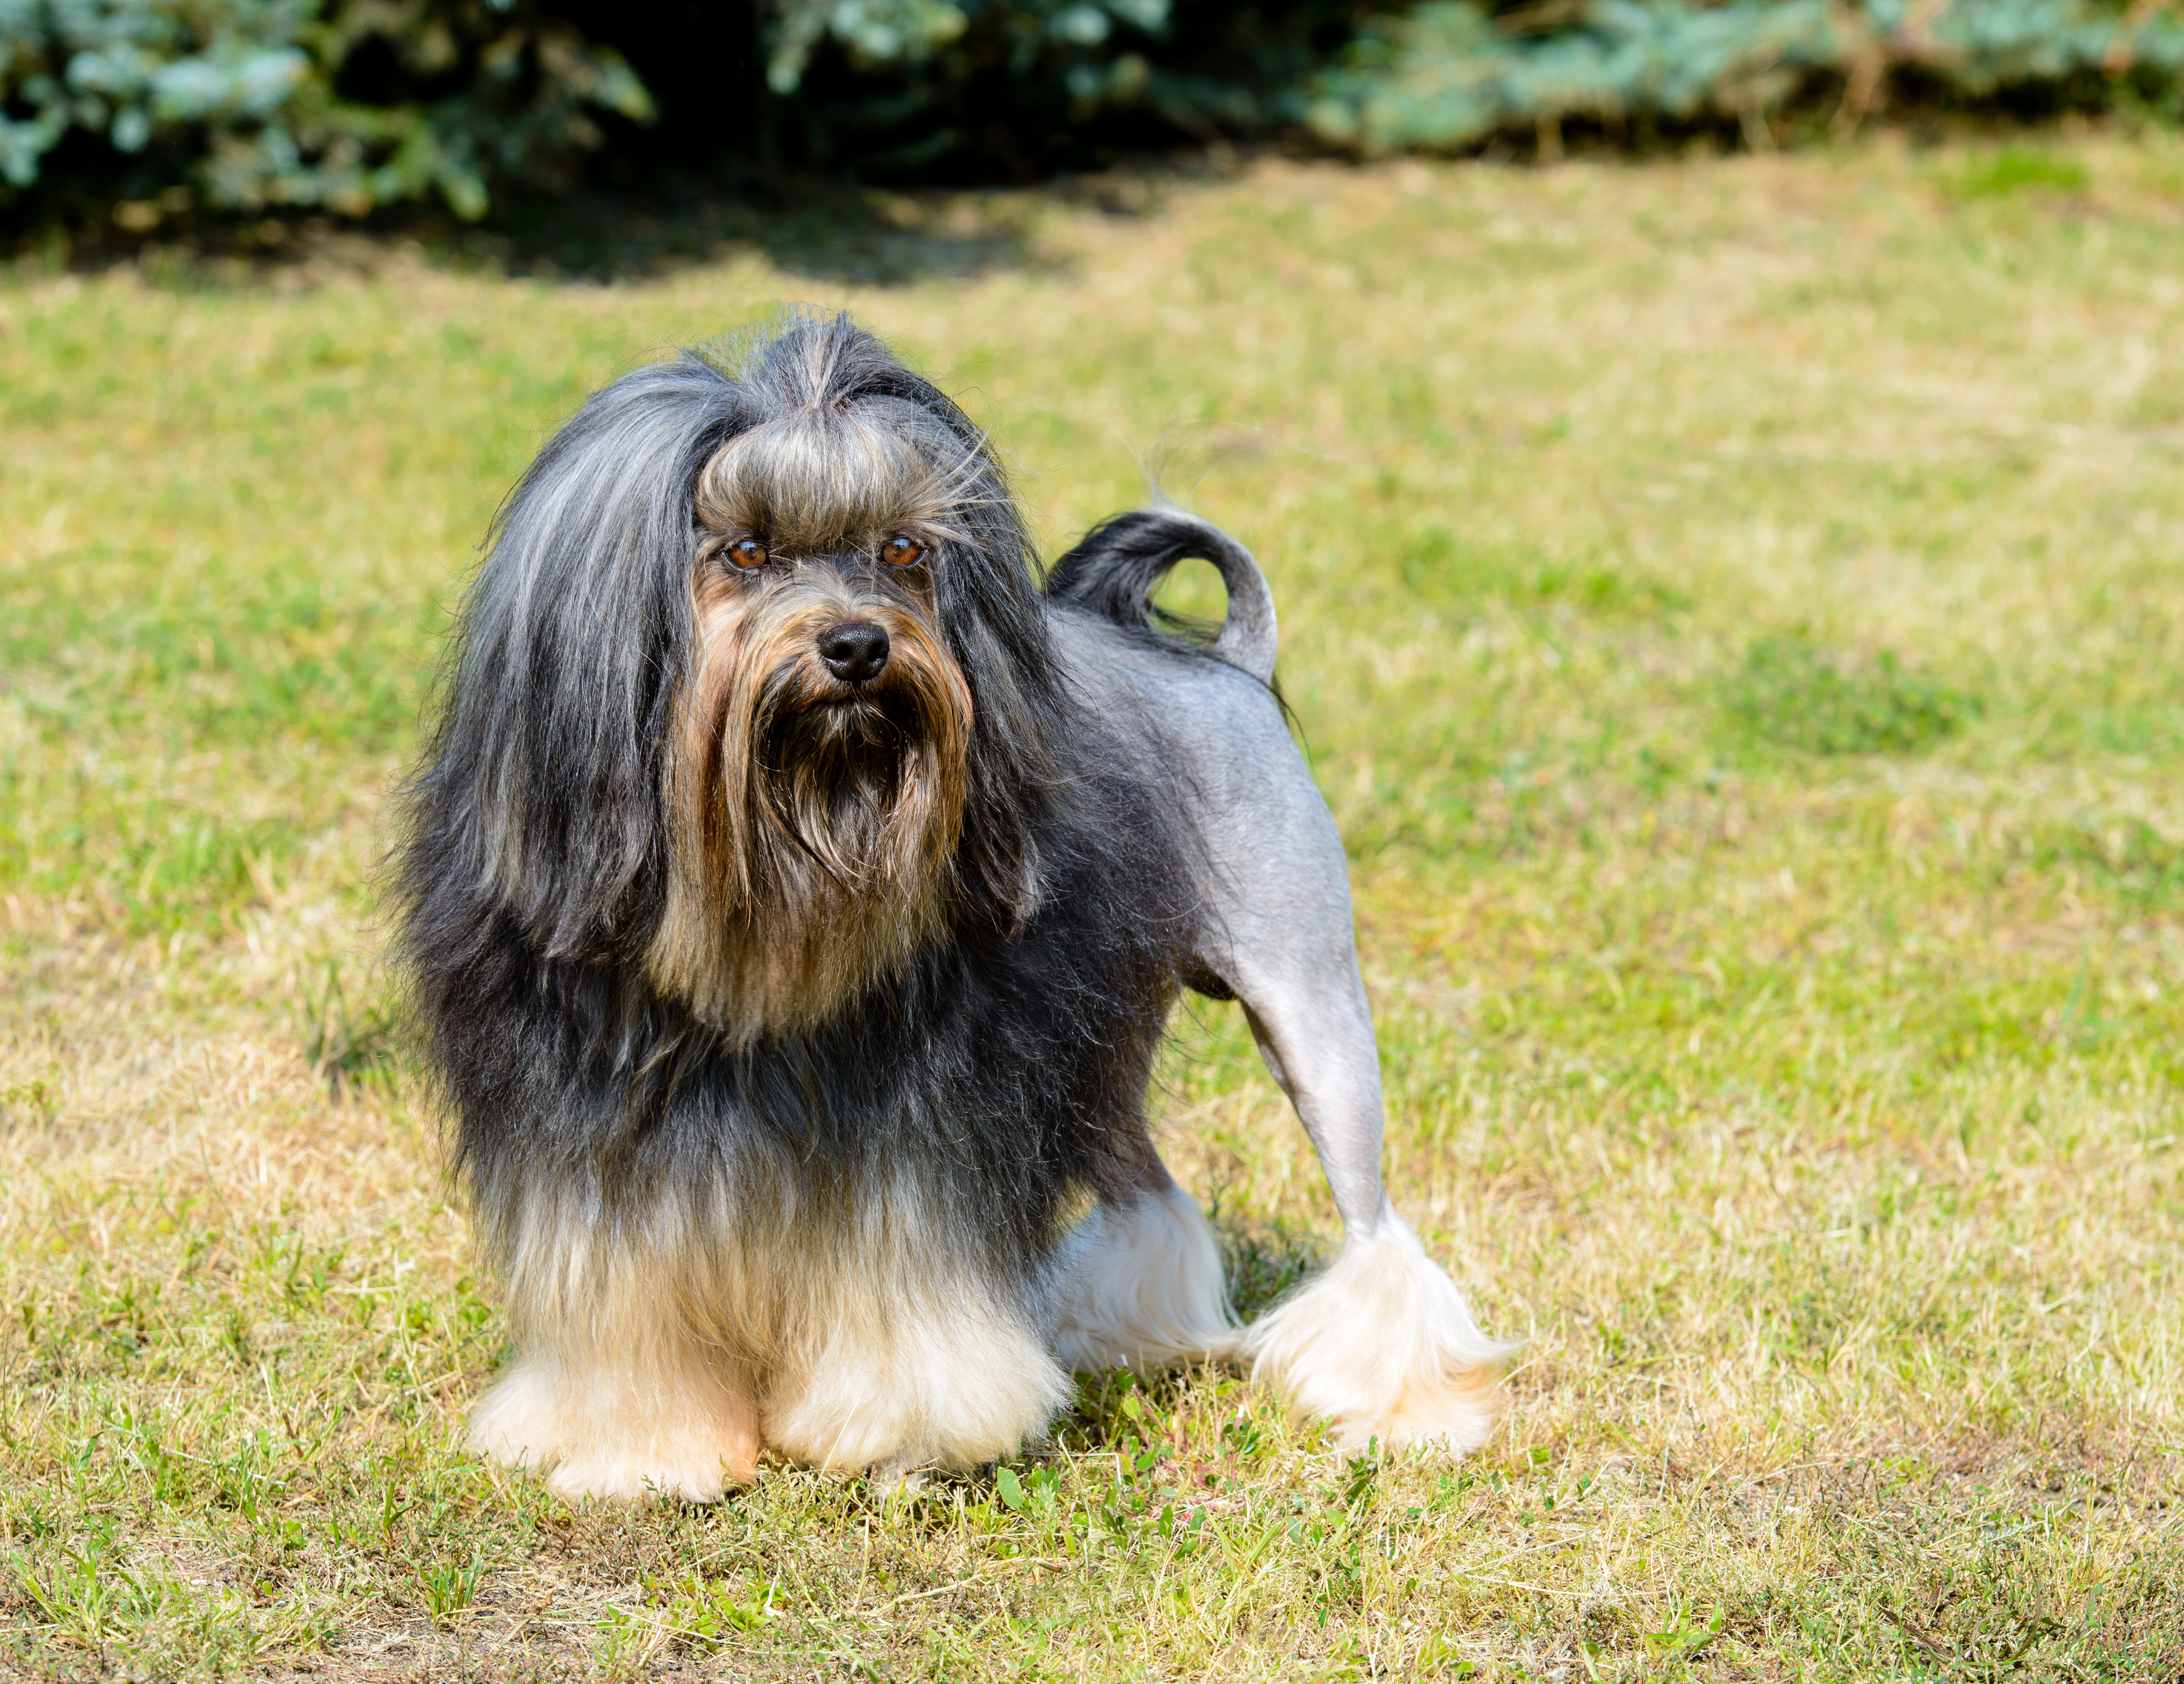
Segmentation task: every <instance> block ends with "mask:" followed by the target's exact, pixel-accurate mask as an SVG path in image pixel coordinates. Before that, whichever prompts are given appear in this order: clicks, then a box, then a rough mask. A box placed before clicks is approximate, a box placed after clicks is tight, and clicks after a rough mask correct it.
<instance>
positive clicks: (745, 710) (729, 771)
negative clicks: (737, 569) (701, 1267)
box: [648, 582, 971, 1044]
mask: <svg viewBox="0 0 2184 1684" xmlns="http://www.w3.org/2000/svg"><path fill="white" fill-rule="evenodd" d="M707 596H708V593H707V591H706V589H705V588H704V587H702V586H701V588H700V593H699V603H698V621H699V639H700V655H699V664H698V668H697V671H696V672H695V674H694V678H693V681H692V683H690V685H689V687H688V690H687V692H686V694H685V696H684V700H683V705H682V710H681V712H682V718H681V720H680V722H679V723H678V725H677V731H676V741H675V744H674V745H673V748H672V750H671V755H670V757H669V760H670V764H669V772H668V789H667V798H668V807H669V821H670V824H671V827H672V829H673V832H674V839H675V841H674V848H673V855H672V864H671V872H670V878H669V884H668V894H667V904H666V912H665V915H664V917H662V919H661V923H660V929H659V932H658V934H656V935H655V939H654V941H653V944H652V947H651V950H650V952H649V956H648V968H649V972H650V975H651V979H652V982H653V984H654V986H655V988H657V989H659V990H660V991H661V993H663V994H665V995H669V996H671V997H673V998H677V999H680V1000H682V1001H685V1002H686V1003H687V1004H688V1006H690V1008H691V1010H692V1011H693V1012H695V1013H696V1015H697V1016H698V1017H699V1019H700V1020H702V1021H703V1022H705V1023H708V1024H710V1026H711V1027H713V1028H714V1029H718V1030H720V1031H721V1032H722V1033H723V1034H727V1036H728V1037H729V1038H730V1039H731V1040H733V1041H735V1042H738V1043H739V1044H741V1043H748V1042H749V1041H751V1040H755V1039H757V1038H758V1037H760V1035H763V1034H768V1033H772V1032H776V1031H781V1030H789V1031H794V1030H799V1029H810V1028H811V1027H813V1026H814V1025H816V1024H817V1023H820V1022H822V1021H823V1020H824V1019H825V1018H827V1017H829V1016H830V1015H832V1014H833V1012H837V1011H838V1010H839V1009H840V1008H842V1007H843V1006H846V1005H847V1004H849V1003H850V1001H853V1000H854V999H855V998H856V997H857V995H860V994H861V993H862V992H863V991H864V990H866V989H867V988H869V987H870V986H871V985H872V984H873V983H874V982H875V981H877V980H878V979H881V978H883V977H885V976H887V975H889V974H891V973H895V972H898V971H900V968H901V967H902V966H903V965H904V964H905V962H907V961H908V960H909V959H910V957H911V956H912V955H913V954H914V953H916V952H917V951H918V949H919V948H920V947H921V946H922V945H924V944H925V943H926V942H928V940H931V939H933V937H934V936H936V935H938V934H939V933H940V932H941V930H942V929H943V928H944V924H945V922H946V918H947V912H948V905H947V902H948V886H949V862H950V859H951V858H952V856H953V855H954V853H955V850H956V841H957V839H958V837H959V835H960V834H961V828H962V819H963V797H964V784H965V755H966V751H967V747H968V744H969V738H970V728H971V702H970V694H969V691H968V689H967V687H966V685H965V683H964V681H963V678H962V675H961V672H960V670H959V669H958V668H957V666H956V663H955V661H953V660H952V659H951V658H950V655H948V652H947V650H946V649H945V647H944V645H943V644H941V643H940V641H939V638H937V637H936V636H935V635H934V633H933V630H932V628H931V627H930V626H929V625H928V622H927V621H926V620H925V618H924V617H923V616H922V615H920V614H918V613H917V612H915V611H911V610H910V609H908V608H905V607H904V606H902V605H900V604H898V603H895V602H893V601H890V600H888V599H880V598H874V597H869V596H866V595H864V594H861V593H858V592H855V591H852V590H850V589H849V588H846V587H844V586H842V585H840V584H838V583H833V582H827V583H811V584H791V585H786V586H780V587H776V588H772V589H768V590H765V591H762V592H758V593H750V594H745V593H744V592H742V591H740V590H738V589H737V588H735V586H734V583H733V582H725V583H724V585H723V587H722V588H720V589H718V590H716V591H715V592H714V593H712V599H710V600H708V599H707ZM844 620H864V621H871V622H876V623H877V624H878V625H879V626H880V627H883V629H884V630H885V631H886V633H887V634H888V641H889V657H888V662H887V666H886V667H885V669H884V670H883V672H881V674H880V675H879V677H877V678H875V679H872V680H871V681H869V682H867V683H864V684H861V685H856V686H850V685H847V684H844V683H841V682H840V681H838V680H837V679H836V678H833V676H832V675H831V674H829V673H828V672H827V670H826V667H825V666H824V664H823V663H822V661H821V660H820V659H819V656H818V654H817V650H816V640H817V638H818V637H819V635H820V634H821V633H822V632H824V631H825V630H826V629H827V627H830V626H833V625H835V624H838V623H840V622H843V621H844Z"/></svg>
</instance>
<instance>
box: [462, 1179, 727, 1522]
mask: <svg viewBox="0 0 2184 1684" xmlns="http://www.w3.org/2000/svg"><path fill="white" fill-rule="evenodd" d="M512 1238H513V1240H514V1244H513V1246H511V1250H512V1252H513V1257H512V1258H511V1260H510V1263H509V1266H508V1269H507V1275H508V1280H507V1285H508V1297H509V1323H510V1332H511V1333H512V1334H513V1335H515V1344H516V1347H517V1354H516V1356H515V1358H514V1360H512V1361H511V1362H510V1363H509V1365H508V1366H507V1367H506V1368H505V1369H503V1370H502V1371H501V1373H500V1375H499V1377H498V1378H497V1379H496V1380H494V1382H493V1387H492V1389H491V1390H490V1391H487V1393H486V1395H485V1397H483V1398H482V1399H481V1400H480V1401H479V1402H478V1405H477V1408H476V1409H475V1410H473V1411H472V1412H471V1424H470V1442H471V1448H472V1449H474V1450H476V1451H479V1452H482V1453H484V1454H486V1455H487V1456H490V1457H491V1458H493V1460H495V1461H497V1462H500V1463H504V1464H507V1465H509V1466H511V1467H518V1468H524V1469H529V1470H530V1471H532V1472H533V1473H538V1474H543V1475H545V1478H546V1484H547V1487H548V1489H549V1490H551V1491H553V1492H555V1493H556V1494H557V1495H559V1496H560V1497H565V1498H567V1499H568V1500H569V1501H571V1502H572V1503H573V1502H576V1501H578V1500H579V1499H581V1498H583V1497H602V1498H606V1499H610V1500H613V1501H617V1502H623V1503H635V1502H643V1501H645V1500H647V1499H649V1498H653V1497H660V1498H665V1499H667V1500H669V1501H681V1502H686V1503H710V1502H714V1501H716V1499H718V1498H719V1497H721V1493H722V1492H723V1491H724V1490H725V1489H726V1487H727V1486H728V1485H730V1484H737V1485H742V1484H748V1483H749V1481H750V1480H754V1479H755V1478H756V1477H757V1476H758V1457H759V1449H760V1439H759V1401H758V1397H757V1391H756V1387H755V1383H754V1381H753V1380H752V1378H751V1377H750V1376H749V1375H748V1374H747V1373H744V1372H743V1371H741V1370H739V1369H738V1367H737V1365H735V1364H734V1363H730V1362H728V1361H727V1360H726V1358H725V1357H724V1356H723V1354H722V1353H721V1352H718V1351H717V1350H715V1349H712V1348H710V1347H708V1346H707V1345H706V1343H705V1341H702V1340H700V1339H699V1337H698V1336H696V1335H695V1334H694V1332H693V1331H692V1330H691V1327H690V1325H689V1321H688V1314H687V1308H688V1301H689V1299H690V1297H691V1296H692V1295H691V1294H689V1293H688V1292H687V1291H682V1290H678V1289H681V1288H682V1287H683V1286H684V1285H685V1284H686V1283H685V1281H684V1280H683V1278H682V1275H681V1274H679V1273H678V1271H677V1263H678V1261H679V1260H678V1259H677V1257H672V1256H660V1255H657V1254H653V1253H638V1254H632V1252H630V1251H628V1250H625V1249H623V1248H622V1247H621V1246H616V1244H615V1243H614V1242H613V1241H611V1240H609V1239H607V1238H605V1237H604V1236H603V1235H599V1234H598V1233H595V1232H593V1231H592V1230H590V1229H589V1228H588V1225H587V1224H584V1223H582V1221H581V1220H577V1219H572V1218H566V1217H563V1218H560V1219H556V1218H554V1217H551V1216H548V1215H544V1214H542V1213H538V1212H535V1211H534V1212H532V1213H529V1217H528V1219H527V1220H525V1219H519V1222H518V1224H517V1225H516V1229H515V1233H514V1235H512Z"/></svg>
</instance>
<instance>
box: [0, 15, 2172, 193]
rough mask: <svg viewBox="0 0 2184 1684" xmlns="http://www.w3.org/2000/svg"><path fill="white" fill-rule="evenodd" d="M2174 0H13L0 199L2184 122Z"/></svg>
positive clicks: (0, 82)
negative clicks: (1595, 135)
mask: <svg viewBox="0 0 2184 1684" xmlns="http://www.w3.org/2000/svg"><path fill="white" fill-rule="evenodd" d="M2180 90H2184V17H2180V12H2179V9H2178V0H1728V3H1724V4H1713V5H1708V4H1694V3H1687V0H1517V3H1502V4H1501V5H1499V6H1498V7H1497V6H1496V5H1494V4H1490V3H1482V0H1419V3H1411V4H1406V3H1404V0H1257V3H1239V0H660V3H656V4H653V5H649V6H639V7H629V6H627V5H620V6H617V5H614V4H610V3H607V0H0V209H7V210H8V211H9V212H10V216H9V220H14V221H17V222H20V221H22V220H25V219H28V218H35V217H38V216H50V215H56V214H58V215H69V214H71V213H72V212H92V213H95V212H98V211H102V210H104V209H113V210H114V214H115V215H116V216H117V218H118V219H119V220H120V221H121V222H122V223H123V224H124V226H132V225H133V224H141V225H142V226H150V225H151V224H152V223H153V222H156V221H157V220H159V218H160V217H161V216H162V215H166V214H170V213H173V212H177V211H181V210H185V209H192V208H200V207H205V208H211V209H215V210H220V211H257V210H261V209H267V208H271V207H281V206H299V207H312V208H316V209H321V210H324V211H328V212H331V213H334V214H337V215H344V216H354V215H363V214H365V213H367V212H369V211H370V210H372V209H376V208H377V207H379V206H382V205H387V204H399V203H404V202H409V201H416V200H433V199H437V200H438V201H440V202H443V203H444V204H446V205H447V206H448V207H449V208H451V209H453V210H454V211H455V212H456V213H457V214H458V215H462V216H465V217H475V216H477V215H482V213H483V212H484V211H485V210H486V209H487V207H488V206H489V205H490V204H493V202H494V201H495V200H496V199H497V198H508V197H511V196H518V195H521V194H524V193H526V192H542V191H543V192H551V191H554V190H555V189H558V188H561V187H567V186H570V185H572V184H575V183H577V182H578V181H582V180H584V179H592V180H595V181H597V180H613V179H616V177H620V178H622V179H627V178H628V177H630V176H632V175H633V174H641V173H648V172H649V173H657V172H660V171H662V170H668V171H678V172H681V173H684V174H701V175H702V174H716V173H717V172H718V171H719V170H721V169H723V168H724V167H725V168H729V169H740V170H746V171H749V170H781V169H792V170H793V169H799V168H814V167H816V168H819V169H822V170H829V171H833V172H836V173H854V174H856V175H860V176H864V177H866V178H885V177H894V178H913V179H945V178H951V177H952V178H956V179H963V178H970V177H976V178H983V179H995V178H1001V179H1006V178H1008V177H1010V176H1017V177H1025V176H1034V175H1039V174H1043V173H1045V172H1048V171H1050V170H1056V169H1060V168H1073V167H1082V166H1084V165H1086V164H1097V163H1100V162H1102V161H1104V160H1105V159H1106V158H1107V157H1108V156H1110V155H1112V153H1114V152H1116V151H1117V150H1119V149H1124V148H1133V147H1144V146H1148V145H1151V146H1160V145H1173V144H1175V143H1177V142H1191V141H1200V142H1203V141H1206V140H1210V139H1212V138H1215V137H1221V136H1229V137H1237V138H1256V137H1270V136H1279V135H1286V136H1292V137H1301V138H1304V139H1307V140H1308V141H1310V142H1312V143H1316V144H1318V145H1322V146H1327V147H1333V148H1340V149H1345V150H1351V151H1355V152H1358V153H1382V152H1388V151H1394V150H1400V149H1406V148H1416V149H1424V150H1435V151H1460V150H1463V149H1464V148H1471V147H1474V146H1477V145H1479V144H1481V143H1482V142H1487V141H1489V140H1490V139H1491V138H1492V137H1496V136H1497V135H1501V134H1504V133H1509V132H1515V133H1517V134H1518V135H1520V136H1522V137H1524V141H1525V142H1526V143H1536V144H1538V145H1539V146H1541V148H1546V149H1552V148H1553V147H1555V146H1557V145H1559V143H1560V137H1561V135H1562V131H1563V125H1564V124H1565V123H1568V122H1572V121H1576V122H1581V123H1585V124H1588V125H1595V126H1596V127H1597V128H1598V129H1599V130H1600V131H1602V132H1604V133H1605V134H1606V135H1607V136H1608V137H1611V138H1613V137H1621V136H1624V135H1628V134H1630V133H1633V132H1642V131H1646V130H1647V129H1649V128H1650V129H1655V130H1658V129H1661V128H1663V127H1666V128H1669V129H1672V130H1673V129H1677V128H1689V127H1691V126H1693V125H1709V124H1713V125H1723V126H1724V127H1727V128H1729V129H1730V130H1731V131H1741V132H1742V133H1743V134H1744V135H1745V136H1746V137H1747V138H1748V139H1750V140H1751V141H1752V142H1753V143H1754V144H1759V143H1764V142H1769V141H1771V140H1773V139H1775V138H1777V137H1778V129H1780V128H1781V127H1782V126H1783V125H1784V120H1785V119H1786V118H1787V119H1788V120H1789V124H1788V127H1790V128H1791V129H1795V128H1796V127H1797V125H1798V124H1799V123H1800V122H1802V125H1803V126H1804V128H1805V129H1806V130H1808V131H1817V130H1819V129H1821V128H1833V129H1835V130H1836V131H1842V130H1844V129H1846V128H1848V127H1852V126H1855V125H1857V124H1858V122H1860V121H1862V120H1864V118H1865V117H1866V116H1868V115H1869V114H1871V113H1873V112H1875V111H1877V110H1879V109H1882V108H1883V107H1885V106H1886V105H1887V104H1889V103H1891V102H1894V103H1897V104H1899V105H1901V104H1904V103H1912V104H1917V105H1920V106H1926V107H1932V106H1937V105H1938V106H1958V107H1980V106H1988V107H1992V106H1997V105H1998V106H2002V107H2004V108H2007V109H2017V110H2019V111H2020V112H2024V113H2035V114H2036V113H2039V112H2044V111H2052V110H2053V109H2059V108H2063V107H2074V108H2080V109H2106V108H2111V107H2114V106H2116V105H2118V104H2123V105H2128V106H2131V107H2132V108H2134V109H2141V110H2145V111H2149V112H2153V113H2156V114H2164V115H2165V116H2166V117H2168V118H2169V119H2170V120H2175V119H2176V116H2177V114H2178V111H2179V109H2180V104H2184V98H2180Z"/></svg>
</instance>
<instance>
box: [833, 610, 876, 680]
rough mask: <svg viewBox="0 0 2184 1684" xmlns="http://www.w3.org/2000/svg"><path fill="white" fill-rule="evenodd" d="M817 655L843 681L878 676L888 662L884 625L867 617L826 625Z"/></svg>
mask: <svg viewBox="0 0 2184 1684" xmlns="http://www.w3.org/2000/svg"><path fill="white" fill-rule="evenodd" d="M819 658H820V659H821V660H822V661H825V662H826V663H827V671H828V672H832V673H833V675H834V676H835V677H836V678H839V679H840V680H841V681H842V682H843V683H845V684H861V683H865V682H866V681H867V680H868V679H872V678H878V677H879V676H880V669H881V668H883V667H884V666H886V665H887V663H888V634H887V628H886V627H883V626H876V625H874V624H873V623H872V622H871V621H869V620H850V621H845V622H843V623H842V624H841V625H838V626H833V627H828V628H827V630H826V631H824V632H822V633H820V634H819Z"/></svg>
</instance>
